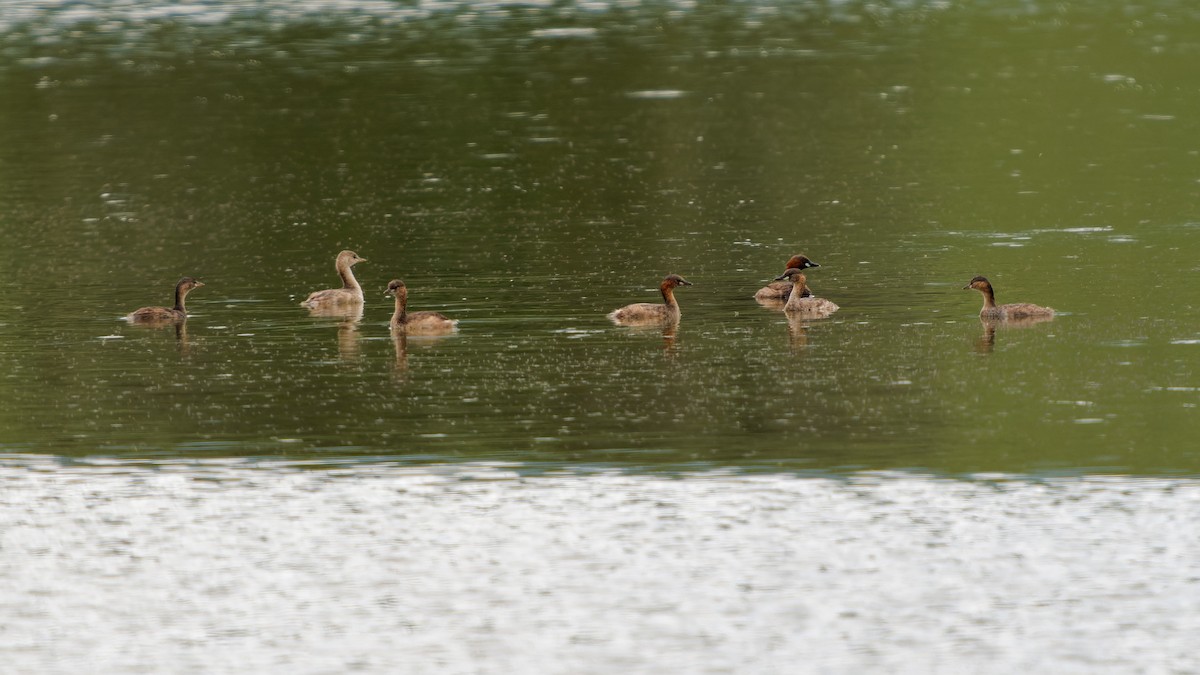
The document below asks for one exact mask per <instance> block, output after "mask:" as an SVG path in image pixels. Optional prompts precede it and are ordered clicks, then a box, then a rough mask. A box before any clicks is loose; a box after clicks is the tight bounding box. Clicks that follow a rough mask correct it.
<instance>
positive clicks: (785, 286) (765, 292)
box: [754, 254, 820, 305]
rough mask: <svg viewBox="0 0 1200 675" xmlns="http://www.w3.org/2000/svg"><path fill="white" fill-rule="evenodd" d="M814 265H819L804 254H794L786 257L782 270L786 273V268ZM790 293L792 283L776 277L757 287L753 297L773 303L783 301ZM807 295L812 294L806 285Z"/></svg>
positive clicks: (764, 302) (800, 268)
mask: <svg viewBox="0 0 1200 675" xmlns="http://www.w3.org/2000/svg"><path fill="white" fill-rule="evenodd" d="M814 267H820V265H818V264H817V263H815V262H813V261H811V260H809V259H808V258H807V257H806V256H804V255H801V254H796V255H794V256H792V257H791V258H789V259H788V261H787V264H786V265H784V267H783V271H784V273H785V274H786V273H787V271H788V270H793V269H798V270H807V269H812V268H814ZM791 294H792V284H791V283H790V282H788V281H781V280H779V279H776V280H775V281H772V282H771V283H769V284H767V285H766V286H763V287H762V288H760V289H758V292H757V293H755V294H754V299H755V300H758V301H759V302H760V303H762V304H764V305H773V304H775V303H783V302H785V301H786V300H787V299H788V297H790V296H791ZM809 295H812V291H810V290H809V289H808V287H805V289H804V296H805V297H807V296H809Z"/></svg>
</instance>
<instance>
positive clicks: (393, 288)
mask: <svg viewBox="0 0 1200 675" xmlns="http://www.w3.org/2000/svg"><path fill="white" fill-rule="evenodd" d="M384 295H392V296H395V298H396V311H395V313H393V314H392V321H391V323H390V326H391V329H392V332H393V333H397V332H404V333H408V334H409V335H444V334H446V333H453V332H455V331H456V330H458V319H451V318H450V317H448V316H446V315H445V314H442V313H441V312H409V311H408V287H407V286H405V285H404V282H403V281H400V280H399V279H392V281H391V282H390V283H388V287H387V290H386V291H384Z"/></svg>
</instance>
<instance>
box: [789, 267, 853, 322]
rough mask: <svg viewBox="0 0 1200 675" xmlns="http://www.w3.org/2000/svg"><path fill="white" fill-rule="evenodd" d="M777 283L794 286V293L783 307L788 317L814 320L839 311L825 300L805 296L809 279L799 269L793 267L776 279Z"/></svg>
mask: <svg viewBox="0 0 1200 675" xmlns="http://www.w3.org/2000/svg"><path fill="white" fill-rule="evenodd" d="M775 280H776V281H785V280H786V281H790V282H791V284H792V293H791V295H789V296H788V301H787V304H786V305H784V306H783V311H785V312H787V313H788V316H793V315H795V316H800V315H803V316H807V317H812V318H822V317H826V316H829V315H830V314H833V313H834V312H836V311H838V306H837V305H836V304H834V303H833V302H832V301H830V300H826V299H825V298H816V297H812V296H811V295H805V294H804V291H805V290H807V286H806V284H807V282H808V279H807V277H805V276H804V272H803V271H802V270H800V269H799V268H796V267H793V268H792V269H789V270H788V271H786V272H784V273H783V274H781V275H780V276H778V277H776V278H775Z"/></svg>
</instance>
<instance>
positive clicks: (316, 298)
mask: <svg viewBox="0 0 1200 675" xmlns="http://www.w3.org/2000/svg"><path fill="white" fill-rule="evenodd" d="M360 262H367V259H366V258H360V257H358V254H357V253H355V252H354V251H342V252H341V253H339V254H338V255H337V260H336V262H335V265H336V267H337V273H338V276H340V277H341V278H342V287H341V288H330V289H327V290H324V291H315V292H313V293H310V294H309V296H308V297H307V298H305V300H304V302H302V303H300V306H301V307H307V308H309V309H318V308H321V307H332V306H338V305H353V304H360V305H361V304H362V303H363V291H362V286H359V285H358V280H357V279H355V278H354V272H353V271H351V269H350V268H351V267H354V266H355V265H357V264H358V263H360Z"/></svg>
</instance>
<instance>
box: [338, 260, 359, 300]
mask: <svg viewBox="0 0 1200 675" xmlns="http://www.w3.org/2000/svg"><path fill="white" fill-rule="evenodd" d="M350 267H351V265H350V264H349V263H344V262H342V261H341V260H339V261H338V263H337V272H338V276H340V277H341V278H342V288H346V289H349V290H352V291H357V292H358V293H360V294H361V293H362V286H359V285H358V279H355V278H354V270H352V269H350Z"/></svg>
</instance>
